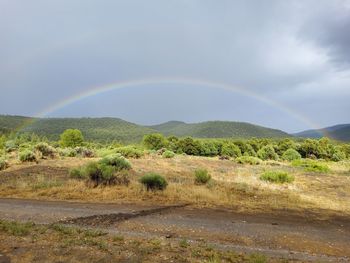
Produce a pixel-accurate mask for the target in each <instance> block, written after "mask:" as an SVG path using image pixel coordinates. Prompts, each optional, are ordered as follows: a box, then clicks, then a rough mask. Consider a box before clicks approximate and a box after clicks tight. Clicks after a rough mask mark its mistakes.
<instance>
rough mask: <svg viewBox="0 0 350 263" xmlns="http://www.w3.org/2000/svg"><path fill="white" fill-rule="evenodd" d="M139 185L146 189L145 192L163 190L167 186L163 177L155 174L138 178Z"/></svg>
mask: <svg viewBox="0 0 350 263" xmlns="http://www.w3.org/2000/svg"><path fill="white" fill-rule="evenodd" d="M140 183H141V184H143V185H144V186H145V187H146V188H147V191H150V190H152V191H154V190H164V189H165V188H166V187H167V185H168V183H167V181H166V179H165V178H164V177H163V176H161V175H159V174H155V173H149V174H146V175H144V176H142V177H141V178H140Z"/></svg>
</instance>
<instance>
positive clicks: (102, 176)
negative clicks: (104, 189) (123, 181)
mask: <svg viewBox="0 0 350 263" xmlns="http://www.w3.org/2000/svg"><path fill="white" fill-rule="evenodd" d="M114 172H115V170H114V168H113V166H108V165H105V164H100V163H98V162H91V163H88V164H87V165H86V166H85V167H84V168H83V170H82V175H81V176H82V178H84V177H86V178H90V180H91V181H92V182H94V184H95V186H98V185H100V184H103V185H111V184H112V181H113V180H112V179H113V175H114Z"/></svg>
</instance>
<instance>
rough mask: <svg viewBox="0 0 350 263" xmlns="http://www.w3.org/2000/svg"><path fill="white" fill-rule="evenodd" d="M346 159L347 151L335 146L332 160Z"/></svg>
mask: <svg viewBox="0 0 350 263" xmlns="http://www.w3.org/2000/svg"><path fill="white" fill-rule="evenodd" d="M345 159H346V153H345V152H344V151H343V149H342V148H340V147H339V146H338V147H335V148H334V152H333V154H332V157H331V160H332V161H335V162H339V161H343V160H345Z"/></svg>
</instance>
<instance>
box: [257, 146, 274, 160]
mask: <svg viewBox="0 0 350 263" xmlns="http://www.w3.org/2000/svg"><path fill="white" fill-rule="evenodd" d="M258 157H259V158H260V159H262V160H277V159H278V155H277V153H276V152H275V149H274V148H273V146H272V145H266V146H264V147H262V148H261V149H260V150H259V151H258Z"/></svg>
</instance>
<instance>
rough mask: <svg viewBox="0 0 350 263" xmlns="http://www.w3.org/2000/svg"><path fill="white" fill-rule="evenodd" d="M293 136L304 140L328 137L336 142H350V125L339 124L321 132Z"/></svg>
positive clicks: (315, 131) (314, 131)
mask: <svg viewBox="0 0 350 263" xmlns="http://www.w3.org/2000/svg"><path fill="white" fill-rule="evenodd" d="M293 135H294V136H297V137H303V138H321V137H323V136H324V135H326V136H327V137H330V138H332V139H334V140H339V141H350V124H339V125H335V126H330V127H326V128H323V129H319V130H306V131H302V132H299V133H295V134H293Z"/></svg>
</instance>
